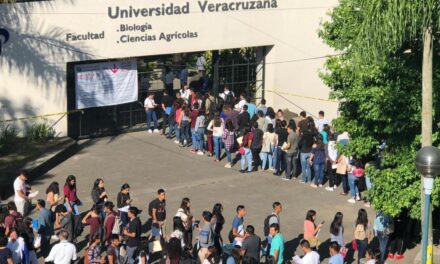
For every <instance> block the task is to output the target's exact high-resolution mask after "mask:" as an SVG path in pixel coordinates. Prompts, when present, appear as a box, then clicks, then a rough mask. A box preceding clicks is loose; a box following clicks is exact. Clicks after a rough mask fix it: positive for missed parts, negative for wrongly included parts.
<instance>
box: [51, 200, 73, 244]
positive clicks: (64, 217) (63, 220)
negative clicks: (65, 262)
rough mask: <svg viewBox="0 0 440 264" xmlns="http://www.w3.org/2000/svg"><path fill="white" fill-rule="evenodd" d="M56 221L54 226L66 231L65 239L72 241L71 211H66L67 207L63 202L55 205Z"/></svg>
mask: <svg viewBox="0 0 440 264" xmlns="http://www.w3.org/2000/svg"><path fill="white" fill-rule="evenodd" d="M55 214H56V221H55V225H54V227H55V228H61V229H62V230H64V231H66V232H67V234H68V235H67V236H66V237H65V238H66V240H69V242H73V239H74V237H73V213H72V212H71V211H67V208H66V207H65V206H64V205H63V204H59V205H57V207H56V208H55Z"/></svg>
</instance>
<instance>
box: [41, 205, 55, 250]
mask: <svg viewBox="0 0 440 264" xmlns="http://www.w3.org/2000/svg"><path fill="white" fill-rule="evenodd" d="M37 209H38V211H39V213H38V234H39V235H40V236H41V248H40V251H41V254H42V255H43V256H45V257H46V256H47V255H48V254H49V249H50V238H51V237H52V236H53V234H54V232H53V224H54V223H53V221H52V213H51V211H49V210H47V209H46V203H45V202H44V200H42V199H38V200H37Z"/></svg>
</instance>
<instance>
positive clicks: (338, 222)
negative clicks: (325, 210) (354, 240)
mask: <svg viewBox="0 0 440 264" xmlns="http://www.w3.org/2000/svg"><path fill="white" fill-rule="evenodd" d="M343 218H344V215H343V214H342V213H341V212H337V213H336V214H335V217H334V218H333V221H332V223H331V224H330V242H336V243H338V245H339V246H340V247H345V243H344V225H343V224H342V219H343Z"/></svg>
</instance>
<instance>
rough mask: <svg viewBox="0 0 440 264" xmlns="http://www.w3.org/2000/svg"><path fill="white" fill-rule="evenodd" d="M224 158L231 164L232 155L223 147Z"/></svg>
mask: <svg viewBox="0 0 440 264" xmlns="http://www.w3.org/2000/svg"><path fill="white" fill-rule="evenodd" d="M225 152H226V157H227V158H228V162H229V163H232V153H231V152H229V151H228V150H227V149H226V147H225Z"/></svg>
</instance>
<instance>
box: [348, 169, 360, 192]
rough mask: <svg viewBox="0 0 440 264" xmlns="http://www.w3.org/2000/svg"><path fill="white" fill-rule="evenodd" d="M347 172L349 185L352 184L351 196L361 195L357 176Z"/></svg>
mask: <svg viewBox="0 0 440 264" xmlns="http://www.w3.org/2000/svg"><path fill="white" fill-rule="evenodd" d="M347 174H348V185H350V192H351V196H352V197H356V196H357V195H359V190H358V187H357V185H356V184H355V181H356V180H357V178H356V177H354V175H353V173H347Z"/></svg>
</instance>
